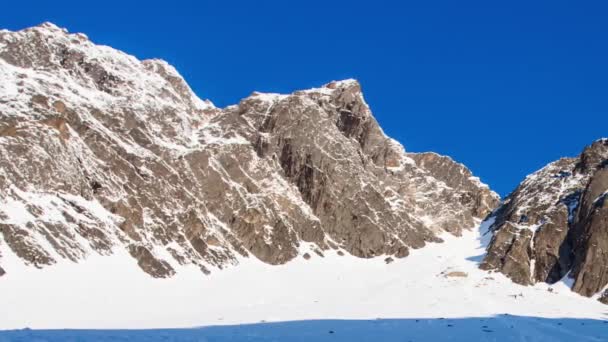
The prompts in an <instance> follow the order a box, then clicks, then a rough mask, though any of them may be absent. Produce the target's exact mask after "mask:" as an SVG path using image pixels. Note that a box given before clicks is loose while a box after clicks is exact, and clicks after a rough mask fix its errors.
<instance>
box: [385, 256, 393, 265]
mask: <svg viewBox="0 0 608 342" xmlns="http://www.w3.org/2000/svg"><path fill="white" fill-rule="evenodd" d="M393 261H395V260H394V259H393V258H391V257H388V258H385V259H384V262H385V263H386V264H387V265H388V264H390V263H392V262H393Z"/></svg>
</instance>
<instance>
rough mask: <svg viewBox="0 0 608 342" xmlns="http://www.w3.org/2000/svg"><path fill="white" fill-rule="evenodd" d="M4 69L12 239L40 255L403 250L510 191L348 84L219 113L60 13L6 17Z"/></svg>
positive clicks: (1, 227) (161, 268)
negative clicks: (9, 27)
mask: <svg viewBox="0 0 608 342" xmlns="http://www.w3.org/2000/svg"><path fill="white" fill-rule="evenodd" d="M0 77H1V78H2V82H1V83H0V163H2V166H3V167H2V169H0V231H1V233H2V240H3V241H5V242H6V244H2V245H0V246H1V247H7V248H9V249H10V250H11V251H12V252H13V253H15V254H16V255H17V256H19V257H20V258H21V259H23V261H24V262H26V263H28V264H31V265H33V266H36V267H44V266H46V265H51V264H54V263H57V262H62V261H63V260H65V259H67V260H72V261H78V260H81V259H84V258H86V257H87V256H88V255H90V254H92V253H99V254H103V255H107V254H111V253H114V252H116V250H117V249H123V250H126V251H127V252H128V253H129V254H130V255H131V256H132V257H134V258H135V259H137V262H138V264H139V266H140V267H141V268H142V269H143V270H144V271H145V272H147V273H149V274H151V275H152V276H154V277H169V276H171V275H173V274H174V273H175V272H178V271H179V266H180V265H187V264H194V265H196V266H197V267H198V268H200V269H201V271H203V272H205V273H207V272H209V271H210V270H212V269H214V268H217V269H219V268H222V267H225V266H226V265H229V264H237V263H238V259H239V258H242V257H247V256H251V255H253V256H255V257H257V258H259V259H260V260H262V261H264V262H267V263H270V264H282V263H286V262H288V261H290V260H292V259H294V258H295V257H297V256H298V255H303V254H304V253H306V252H315V253H316V254H317V255H321V256H322V255H323V251H324V250H328V249H341V250H344V251H347V252H349V253H351V254H353V255H356V256H359V257H365V258H367V257H374V256H380V255H387V256H395V257H405V256H407V255H408V253H409V249H410V248H420V247H423V246H424V245H425V243H426V242H428V241H439V239H438V237H437V233H440V232H443V231H449V232H452V233H454V234H459V233H460V232H461V230H462V229H467V228H470V227H473V226H474V223H475V219H476V218H482V217H484V216H485V215H486V214H487V213H489V212H490V211H491V210H492V209H493V208H494V206H495V205H496V204H497V201H498V198H497V196H496V194H494V193H493V192H492V191H490V190H489V189H488V188H487V187H486V186H485V185H483V184H481V183H480V182H479V180H478V179H476V178H475V177H473V176H472V175H471V173H470V171H468V170H467V169H466V168H465V167H464V166H463V165H461V164H458V163H456V162H454V161H453V160H451V159H450V158H447V157H442V156H439V155H436V154H413V153H406V152H405V151H404V149H403V147H402V146H401V145H400V144H399V143H397V142H396V141H394V140H392V139H390V138H388V137H387V136H386V135H385V134H384V133H383V131H382V130H381V128H380V127H379V125H378V123H377V122H376V120H375V119H374V117H373V116H372V114H371V111H370V109H369V107H368V106H367V104H366V103H365V101H364V99H363V95H362V92H361V87H360V85H359V83H358V82H356V81H354V80H346V81H340V82H332V83H329V84H327V85H325V86H323V87H321V88H316V89H310V90H305V91H298V92H295V93H293V94H290V95H278V94H261V93H254V94H252V95H251V96H249V97H247V98H246V99H243V100H242V101H241V102H240V103H239V104H238V105H234V106H229V107H227V108H224V109H219V108H216V107H214V106H213V104H211V103H210V102H209V101H202V100H200V99H199V98H198V97H197V96H196V95H195V94H194V93H193V92H192V91H191V90H190V88H189V87H188V85H187V84H186V82H185V81H184V80H183V79H182V78H181V76H180V75H179V74H178V73H177V71H176V70H175V69H173V68H172V67H171V66H170V65H168V64H167V63H165V62H163V61H159V60H146V61H139V60H137V59H136V58H134V57H132V56H129V55H126V54H124V53H122V52H120V51H116V50H113V49H111V48H109V47H104V46H97V45H95V44H93V43H92V42H91V41H89V40H88V38H87V37H86V36H84V35H82V34H70V33H68V32H67V31H66V30H63V29H60V28H57V27H56V26H54V25H52V24H43V25H41V26H38V27H34V28H30V29H25V30H22V31H18V32H10V31H6V30H5V31H0ZM311 254H312V253H308V255H311ZM0 260H2V259H0ZM3 266H4V267H5V269H6V270H7V271H8V272H10V269H9V266H10V265H6V264H3Z"/></svg>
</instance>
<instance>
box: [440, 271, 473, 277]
mask: <svg viewBox="0 0 608 342" xmlns="http://www.w3.org/2000/svg"><path fill="white" fill-rule="evenodd" d="M468 276H469V274H468V273H467V272H462V271H452V272H448V273H446V274H445V277H446V278H466V277H468Z"/></svg>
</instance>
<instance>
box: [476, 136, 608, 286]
mask: <svg viewBox="0 0 608 342" xmlns="http://www.w3.org/2000/svg"><path fill="white" fill-rule="evenodd" d="M607 166H608V140H607V139H601V140H598V141H596V142H594V143H593V144H592V145H590V146H588V147H586V148H585V149H584V150H583V152H582V153H581V155H580V156H579V157H577V158H563V159H560V160H558V161H556V162H554V163H551V164H549V165H547V166H546V167H545V168H543V169H541V170H539V171H537V172H535V173H534V174H532V175H530V176H528V177H527V178H526V180H525V181H524V182H522V183H521V184H520V185H519V186H518V188H517V189H516V190H515V191H514V192H513V193H512V194H510V195H509V196H508V197H507V198H506V199H505V201H504V202H503V203H502V205H501V206H500V207H499V208H498V209H497V210H496V211H495V213H494V216H495V221H494V224H493V225H492V227H491V229H492V230H493V234H494V235H493V238H492V241H491V243H490V246H489V247H488V253H487V255H486V257H485V259H484V261H483V263H482V264H481V268H483V269H488V270H498V271H501V272H502V273H504V274H506V275H507V276H509V277H510V278H511V279H513V280H514V281H515V282H517V283H520V284H533V283H535V282H547V283H550V284H552V283H555V282H557V281H559V280H561V279H562V278H563V277H565V276H566V275H568V276H569V277H571V278H573V279H574V285H573V287H572V290H573V291H575V292H577V293H580V294H582V295H585V296H593V295H596V294H598V293H599V292H600V291H602V289H604V288H605V287H606V285H608V204H606V201H605V198H606V196H607V194H608V168H607Z"/></svg>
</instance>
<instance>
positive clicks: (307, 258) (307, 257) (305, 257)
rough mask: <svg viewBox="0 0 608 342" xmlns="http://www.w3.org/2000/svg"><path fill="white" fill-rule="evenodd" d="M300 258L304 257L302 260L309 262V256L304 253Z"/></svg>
mask: <svg viewBox="0 0 608 342" xmlns="http://www.w3.org/2000/svg"><path fill="white" fill-rule="evenodd" d="M302 257H304V259H306V260H310V254H308V253H304V255H302Z"/></svg>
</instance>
